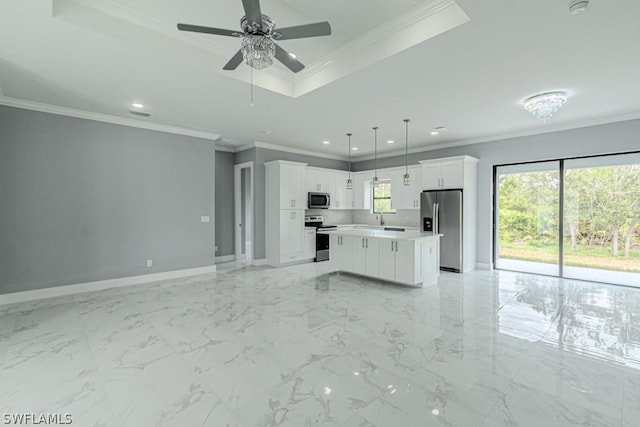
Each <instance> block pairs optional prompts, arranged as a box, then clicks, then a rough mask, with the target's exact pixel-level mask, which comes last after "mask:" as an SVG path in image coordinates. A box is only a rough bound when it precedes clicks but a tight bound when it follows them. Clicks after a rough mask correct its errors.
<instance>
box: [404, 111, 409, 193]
mask: <svg viewBox="0 0 640 427" xmlns="http://www.w3.org/2000/svg"><path fill="white" fill-rule="evenodd" d="M404 127H405V135H404V179H403V182H404V185H405V186H409V185H411V177H410V176H409V119H404Z"/></svg>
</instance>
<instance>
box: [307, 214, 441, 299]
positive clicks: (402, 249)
mask: <svg viewBox="0 0 640 427" xmlns="http://www.w3.org/2000/svg"><path fill="white" fill-rule="evenodd" d="M319 233H324V234H328V235H329V236H330V244H329V250H330V254H329V261H330V262H331V266H332V268H334V269H335V270H337V271H343V272H346V273H353V274H359V275H362V276H369V277H373V278H376V279H380V280H386V281H390V282H396V283H402V284H406V285H412V286H428V285H433V284H436V283H437V282H438V277H439V276H440V259H439V258H440V237H441V236H442V235H441V234H433V233H423V232H420V231H418V230H406V231H392V230H380V229H368V228H360V227H358V228H338V229H337V230H331V231H322V232H319Z"/></svg>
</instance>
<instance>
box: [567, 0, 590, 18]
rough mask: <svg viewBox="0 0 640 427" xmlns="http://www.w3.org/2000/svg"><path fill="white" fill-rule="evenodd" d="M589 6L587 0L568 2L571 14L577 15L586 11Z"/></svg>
mask: <svg viewBox="0 0 640 427" xmlns="http://www.w3.org/2000/svg"><path fill="white" fill-rule="evenodd" d="M588 7H589V0H571V1H570V2H569V13H570V14H572V15H579V14H581V13H583V12H586V11H587V8H588Z"/></svg>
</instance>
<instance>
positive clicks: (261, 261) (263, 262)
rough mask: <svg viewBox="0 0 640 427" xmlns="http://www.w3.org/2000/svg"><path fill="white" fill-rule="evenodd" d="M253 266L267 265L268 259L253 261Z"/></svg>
mask: <svg viewBox="0 0 640 427" xmlns="http://www.w3.org/2000/svg"><path fill="white" fill-rule="evenodd" d="M251 265H267V259H266V258H260V259H254V260H253V261H251Z"/></svg>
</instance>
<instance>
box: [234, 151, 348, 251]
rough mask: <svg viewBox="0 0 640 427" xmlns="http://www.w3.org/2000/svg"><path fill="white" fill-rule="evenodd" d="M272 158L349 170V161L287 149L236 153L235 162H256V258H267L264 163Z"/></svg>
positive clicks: (254, 222)
mask: <svg viewBox="0 0 640 427" xmlns="http://www.w3.org/2000/svg"><path fill="white" fill-rule="evenodd" d="M272 160H288V161H291V162H301V163H308V164H309V166H315V167H319V168H328V169H339V170H347V169H348V168H349V163H348V162H345V161H342V160H332V159H325V158H321V157H313V156H307V155H303V154H294V153H288V152H285V151H275V150H267V149H264V148H252V149H249V150H245V151H241V152H238V153H236V161H235V163H236V164H238V163H243V162H248V161H253V162H254V169H253V170H254V177H253V182H254V187H253V188H254V191H255V193H254V195H255V198H254V203H255V205H254V219H253V226H254V230H255V233H254V234H255V242H253V243H254V258H255V259H262V258H265V233H264V230H265V200H264V192H265V186H264V181H265V171H264V164H265V163H266V162H270V161H272Z"/></svg>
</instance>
